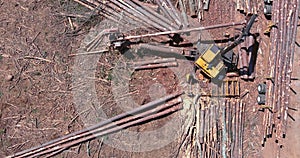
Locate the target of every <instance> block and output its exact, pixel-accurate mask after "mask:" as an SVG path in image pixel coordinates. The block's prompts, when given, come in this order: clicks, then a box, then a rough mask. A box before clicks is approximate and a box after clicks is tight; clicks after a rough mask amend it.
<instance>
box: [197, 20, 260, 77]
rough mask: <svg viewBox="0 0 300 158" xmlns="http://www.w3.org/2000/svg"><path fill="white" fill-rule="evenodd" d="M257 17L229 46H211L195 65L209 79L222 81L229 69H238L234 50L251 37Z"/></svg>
mask: <svg viewBox="0 0 300 158" xmlns="http://www.w3.org/2000/svg"><path fill="white" fill-rule="evenodd" d="M256 17H257V15H256V14H254V15H252V16H251V18H250V20H249V21H248V23H247V25H246V27H245V28H243V30H242V33H241V35H240V36H239V37H238V38H237V39H236V40H235V41H234V42H233V43H232V44H230V45H229V46H227V47H225V48H223V49H221V48H219V47H218V46H216V45H215V44H211V45H210V46H208V47H207V49H206V50H205V51H204V52H200V54H201V55H200V56H199V58H198V59H196V61H195V65H196V66H197V67H198V68H200V69H201V70H202V72H203V73H204V74H206V75H207V76H208V77H209V78H211V79H217V80H222V79H223V78H224V77H225V75H226V72H227V70H228V69H235V68H236V65H237V58H236V56H235V54H234V53H233V52H232V49H233V48H235V47H236V46H237V45H239V44H241V43H242V42H244V40H245V38H246V37H247V36H249V34H250V29H251V27H252V25H253V23H254V22H255V19H256Z"/></svg>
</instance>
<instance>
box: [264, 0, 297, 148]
mask: <svg viewBox="0 0 300 158" xmlns="http://www.w3.org/2000/svg"><path fill="white" fill-rule="evenodd" d="M298 7H299V1H297V0H291V1H288V0H279V1H273V12H272V21H273V23H274V24H275V25H276V26H275V27H274V28H273V29H272V30H271V34H270V38H271V49H270V55H269V67H270V72H269V73H270V77H269V80H268V82H267V98H266V106H267V107H268V109H269V110H265V113H264V121H263V123H264V128H265V129H264V134H263V135H264V136H263V141H262V145H263V146H264V144H265V141H266V140H267V138H270V137H273V136H274V135H275V139H276V142H277V143H278V142H280V139H282V138H285V137H286V130H287V121H288V115H289V110H291V109H290V108H289V107H290V106H291V105H290V93H291V76H292V67H293V57H294V53H295V39H296V30H297V23H298V15H299V13H298V12H299V10H298ZM279 146H280V144H279Z"/></svg>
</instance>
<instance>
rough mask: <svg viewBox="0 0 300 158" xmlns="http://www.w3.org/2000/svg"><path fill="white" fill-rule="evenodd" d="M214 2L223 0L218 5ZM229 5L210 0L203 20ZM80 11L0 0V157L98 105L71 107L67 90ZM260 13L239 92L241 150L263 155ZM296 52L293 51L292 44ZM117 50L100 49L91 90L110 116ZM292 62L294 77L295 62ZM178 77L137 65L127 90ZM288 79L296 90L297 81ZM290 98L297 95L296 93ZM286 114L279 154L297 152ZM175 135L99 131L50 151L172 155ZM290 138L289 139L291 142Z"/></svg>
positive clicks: (79, 124) (85, 18) (171, 83)
mask: <svg viewBox="0 0 300 158" xmlns="http://www.w3.org/2000/svg"><path fill="white" fill-rule="evenodd" d="M219 4H226V5H225V7H223V6H221V5H219ZM234 5H235V3H234V2H233V1H231V2H227V1H225V0H222V1H220V2H216V1H212V2H211V4H210V6H211V8H210V11H209V12H205V15H204V21H203V22H202V24H203V25H204V26H208V25H212V24H220V23H226V22H231V21H240V20H241V19H243V18H244V15H242V14H241V13H239V12H237V11H235V10H234ZM258 8H259V9H260V10H261V9H262V5H261V4H258ZM63 13H68V14H73V15H69V17H72V18H67V16H65V14H63ZM87 13H89V11H88V10H86V8H84V7H82V6H81V5H79V4H76V3H74V2H71V1H53V0H51V1H47V0H40V1H37V0H27V1H25V0H24V1H17V0H12V1H0V15H1V16H0V55H1V56H0V84H1V87H0V120H1V121H0V157H3V156H7V155H10V154H13V153H16V152H19V151H22V150H25V149H28V148H31V147H33V146H36V145H40V144H42V143H44V142H47V141H50V140H52V139H54V138H58V137H60V136H63V135H65V134H68V133H71V132H73V131H78V130H80V129H83V128H85V124H84V123H83V122H84V121H82V120H81V119H80V118H82V117H84V116H87V115H89V114H91V113H92V112H93V113H96V112H97V110H96V109H97V107H96V108H95V107H92V108H91V109H89V110H88V111H86V112H83V113H78V111H77V109H76V107H75V105H74V103H73V96H72V90H73V89H74V88H75V87H76V86H78V85H74V84H73V83H72V66H73V65H74V59H73V58H70V57H69V56H68V55H69V54H72V53H76V52H77V49H78V48H79V47H80V44H81V42H82V40H83V39H84V37H85V35H86V34H88V32H89V29H90V28H91V27H94V26H95V25H96V24H97V23H98V22H99V19H97V18H95V17H93V18H92V19H90V14H87ZM78 15H80V16H78ZM260 15H261V12H260ZM259 18H260V19H259V20H261V21H263V22H259V23H257V24H256V25H255V27H254V29H253V30H254V32H258V33H260V37H259V39H258V40H259V42H260V46H261V50H260V51H259V55H258V61H257V67H258V68H257V79H256V80H255V82H244V81H242V87H241V91H242V92H243V91H244V90H246V89H247V90H249V91H250V93H249V94H248V95H246V96H245V98H244V99H243V100H244V101H245V102H246V104H247V109H246V111H247V118H246V122H245V129H246V130H245V133H244V136H245V143H244V144H245V145H244V152H245V155H244V157H270V155H268V154H265V153H272V152H274V150H275V149H272V148H265V149H264V151H263V152H261V149H262V147H261V144H260V141H261V139H262V132H261V131H260V126H261V120H262V117H261V114H260V113H259V112H258V109H259V108H260V107H259V106H258V105H257V104H256V95H257V92H256V85H257V84H258V83H260V82H261V81H263V78H264V77H265V76H263V74H264V73H265V72H266V70H265V67H264V65H266V62H267V61H266V60H265V59H267V56H266V54H265V53H264V51H265V50H268V49H269V46H268V42H269V41H268V37H266V36H264V35H263V31H264V29H265V28H266V25H267V24H266V22H265V19H264V17H263V16H260V17H259ZM72 24H73V25H72ZM225 31H227V32H229V33H230V34H231V35H234V34H236V33H237V32H238V31H237V30H235V29H228V28H226V29H224V30H223V31H220V30H218V31H211V32H210V33H211V35H212V37H213V38H214V39H215V38H216V39H220V38H223V32H225ZM298 39H299V37H298ZM296 52H299V47H298V51H296ZM117 58H118V56H112V55H104V56H102V57H101V62H99V63H98V65H97V73H98V74H96V77H97V80H96V91H97V95H98V97H99V98H105V100H101V102H102V103H103V104H104V103H106V104H105V106H104V107H102V108H103V109H104V111H105V112H106V114H107V115H108V116H109V117H110V116H114V115H116V114H118V113H121V112H122V109H120V108H118V107H117V106H116V102H115V101H111V100H113V95H112V90H111V89H110V86H111V82H110V81H111V76H110V70H111V69H112V68H113V67H114V66H115V65H114V62H116V61H117ZM296 59H298V56H295V61H297V60H296ZM294 65H295V66H294V68H295V71H294V72H295V77H297V76H299V74H297V71H296V69H297V67H299V66H300V65H299V62H295V64H294ZM185 71H189V70H188V69H187V70H185ZM182 76H184V75H182ZM154 78H155V79H154ZM181 80H182V78H178V77H176V75H174V72H173V70H172V71H171V70H169V69H159V70H147V71H139V72H136V73H134V74H133V76H132V78H131V81H130V85H131V88H130V92H131V93H130V94H131V97H132V98H133V99H134V100H135V102H137V103H138V104H140V105H141V104H144V103H147V102H149V101H151V100H154V99H156V98H159V97H161V95H165V94H170V93H172V92H174V91H176V90H178V89H180V88H182V87H180V82H181ZM293 84H294V86H293V87H294V89H295V91H297V92H298V91H299V84H298V81H295V82H294V83H293ZM293 98H297V95H296V96H293ZM291 100H295V103H294V104H295V106H293V107H294V108H296V109H297V108H298V109H299V108H300V107H299V104H300V103H298V102H297V101H296V99H291ZM90 111H92V112H90ZM292 115H293V114H292ZM179 116H180V115H179V114H175V115H171V116H167V117H165V118H162V119H161V120H155V121H153V122H148V123H146V124H144V125H140V126H136V127H131V128H130V129H129V130H131V131H151V130H152V129H155V128H159V127H161V126H163V125H164V124H165V123H166V122H168V120H170V119H172V118H173V117H179ZM293 116H295V117H294V118H295V121H294V122H292V123H291V124H290V127H291V128H290V130H288V134H287V139H286V141H287V142H286V145H284V146H286V148H285V147H284V150H283V154H282V156H283V157H285V156H286V157H300V156H299V153H297V151H298V150H297V149H298V148H299V146H300V145H299V134H298V136H297V137H296V138H298V139H295V137H294V136H295V135H297V133H298V132H297V130H298V129H297V128H298V127H299V121H300V120H299V115H297V112H295V113H294V115H293ZM248 129H249V130H248ZM180 139H181V138H178V139H176V140H175V141H174V142H173V143H170V144H169V145H167V146H165V147H163V148H161V149H157V150H153V151H149V152H127V151H122V150H119V149H116V148H113V147H111V146H109V145H106V144H104V143H103V140H102V139H97V140H94V141H91V142H88V143H84V144H81V145H79V146H76V147H74V148H72V149H70V150H68V151H66V152H64V153H62V154H61V155H58V156H57V157H87V156H90V157H175V156H178V155H177V154H178V153H177V152H178V151H177V150H178V148H179V146H180V144H179V143H178V142H181V140H180ZM297 143H298V144H297ZM290 144H293V146H291V147H290ZM270 146H272V142H271V143H270ZM298 152H299V151H298ZM265 155H267V156H265Z"/></svg>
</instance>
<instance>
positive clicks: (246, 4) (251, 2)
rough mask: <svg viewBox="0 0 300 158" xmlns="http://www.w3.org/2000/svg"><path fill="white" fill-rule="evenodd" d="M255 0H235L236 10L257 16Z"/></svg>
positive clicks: (256, 2)
mask: <svg viewBox="0 0 300 158" xmlns="http://www.w3.org/2000/svg"><path fill="white" fill-rule="evenodd" d="M257 8H258V1H257V0H236V9H237V10H238V11H240V12H242V13H245V14H257Z"/></svg>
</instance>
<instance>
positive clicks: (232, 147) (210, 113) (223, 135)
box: [196, 98, 245, 158]
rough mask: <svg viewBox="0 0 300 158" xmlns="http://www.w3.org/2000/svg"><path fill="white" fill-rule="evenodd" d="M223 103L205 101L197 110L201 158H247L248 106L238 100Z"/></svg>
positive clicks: (226, 100) (227, 100)
mask: <svg viewBox="0 0 300 158" xmlns="http://www.w3.org/2000/svg"><path fill="white" fill-rule="evenodd" d="M223 101H224V102H223V103H220V102H219V101H218V103H216V104H214V103H212V104H211V105H208V104H207V103H205V102H201V103H200V106H199V110H197V113H196V115H197V118H199V120H197V122H196V128H197V129H200V130H199V133H198V134H197V135H198V136H199V143H200V146H201V150H200V153H199V157H201V158H217V157H236V158H239V157H243V131H244V116H245V114H244V113H245V112H244V111H245V104H244V103H243V102H242V101H241V100H240V99H235V98H230V99H229V98H227V99H225V100H223Z"/></svg>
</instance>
